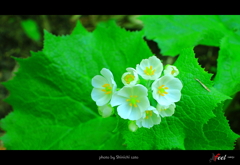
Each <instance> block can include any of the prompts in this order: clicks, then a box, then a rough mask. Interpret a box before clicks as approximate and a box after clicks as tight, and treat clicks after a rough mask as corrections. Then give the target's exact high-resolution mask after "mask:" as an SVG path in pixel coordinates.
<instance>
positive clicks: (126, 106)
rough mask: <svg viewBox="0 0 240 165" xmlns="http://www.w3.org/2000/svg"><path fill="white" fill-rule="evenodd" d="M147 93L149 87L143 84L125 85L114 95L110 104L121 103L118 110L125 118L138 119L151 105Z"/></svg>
mask: <svg viewBox="0 0 240 165" xmlns="http://www.w3.org/2000/svg"><path fill="white" fill-rule="evenodd" d="M147 95H148V91H147V88H146V87H144V86H143V85H140V84H137V85H135V86H124V87H123V88H122V89H120V90H119V91H118V92H116V93H115V94H114V95H113V98H112V100H111V103H110V104H111V105H112V106H116V105H119V106H118V107H117V112H118V114H119V116H120V117H122V118H123V119H130V120H138V119H140V118H141V117H142V112H143V111H145V110H146V109H147V108H148V107H149V106H150V103H149V100H148V97H147Z"/></svg>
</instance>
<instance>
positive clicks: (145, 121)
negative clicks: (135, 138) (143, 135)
mask: <svg viewBox="0 0 240 165" xmlns="http://www.w3.org/2000/svg"><path fill="white" fill-rule="evenodd" d="M160 122H161V117H160V116H159V114H158V111H157V110H156V108H154V107H152V106H150V107H149V108H148V109H147V110H146V111H144V112H143V117H142V118H140V119H138V120H137V121H136V124H137V126H138V127H146V128H151V127H152V126H153V125H157V124H160Z"/></svg>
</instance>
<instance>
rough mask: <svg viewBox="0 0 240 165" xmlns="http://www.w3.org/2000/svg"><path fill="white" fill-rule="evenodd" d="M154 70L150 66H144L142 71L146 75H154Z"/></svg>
mask: <svg viewBox="0 0 240 165" xmlns="http://www.w3.org/2000/svg"><path fill="white" fill-rule="evenodd" d="M155 71H156V69H154V70H153V69H152V66H150V67H146V69H145V70H144V73H145V74H146V75H148V76H152V75H154V72H155Z"/></svg>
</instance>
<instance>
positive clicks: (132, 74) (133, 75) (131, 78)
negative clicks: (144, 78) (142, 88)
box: [122, 68, 139, 85]
mask: <svg viewBox="0 0 240 165" xmlns="http://www.w3.org/2000/svg"><path fill="white" fill-rule="evenodd" d="M126 70H127V71H128V72H126V73H124V74H123V75H122V82H123V84H124V85H136V84H137V81H138V79H139V78H138V74H137V71H136V70H135V69H133V68H127V69H126Z"/></svg>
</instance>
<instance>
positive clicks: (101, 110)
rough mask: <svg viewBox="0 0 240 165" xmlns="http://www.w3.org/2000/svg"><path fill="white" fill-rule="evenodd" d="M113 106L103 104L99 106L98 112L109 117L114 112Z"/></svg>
mask: <svg viewBox="0 0 240 165" xmlns="http://www.w3.org/2000/svg"><path fill="white" fill-rule="evenodd" d="M113 112H114V111H113V107H111V105H110V104H105V105H103V106H99V107H98V113H99V114H100V115H101V116H102V117H103V118H106V117H109V116H111V115H112V114H113Z"/></svg>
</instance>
